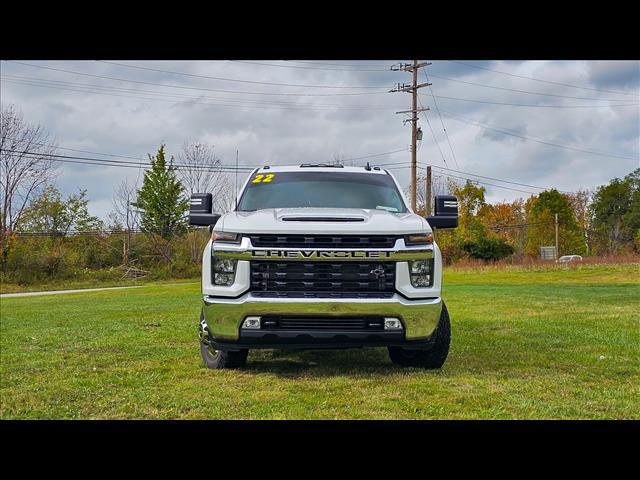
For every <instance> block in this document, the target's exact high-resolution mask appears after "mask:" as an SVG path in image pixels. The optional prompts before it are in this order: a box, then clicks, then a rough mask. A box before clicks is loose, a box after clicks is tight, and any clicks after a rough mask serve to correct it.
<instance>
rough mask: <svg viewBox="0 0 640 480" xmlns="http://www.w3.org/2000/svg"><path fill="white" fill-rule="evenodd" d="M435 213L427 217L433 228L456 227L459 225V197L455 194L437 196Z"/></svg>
mask: <svg viewBox="0 0 640 480" xmlns="http://www.w3.org/2000/svg"><path fill="white" fill-rule="evenodd" d="M434 204H435V208H434V212H433V213H434V215H432V216H429V217H426V219H427V222H429V225H431V228H433V229H434V230H435V229H438V228H456V227H457V226H458V199H457V198H456V197H454V196H453V195H436V196H435V202H434Z"/></svg>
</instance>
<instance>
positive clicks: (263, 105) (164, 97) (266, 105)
mask: <svg viewBox="0 0 640 480" xmlns="http://www.w3.org/2000/svg"><path fill="white" fill-rule="evenodd" d="M4 82H9V83H17V84H21V85H30V86H35V87H44V88H53V89H57V90H65V91H70V92H77V93H90V94H96V95H106V96H112V97H122V98H137V99H141V100H155V101H162V102H170V103H179V102H180V101H184V102H186V103H191V104H196V105H212V106H220V107H235V108H238V107H247V108H248V107H250V108H259V109H279V110H331V111H335V110H349V111H359V110H387V109H390V108H392V107H385V106H373V105H363V106H360V105H336V106H333V105H329V104H315V105H312V104H293V103H289V104H287V103H278V102H266V101H258V100H236V99H224V100H223V101H226V102H235V103H232V104H229V103H218V102H202V101H198V100H200V99H208V98H210V97H190V96H181V95H178V94H166V93H159V92H148V93H147V92H142V93H143V94H148V95H155V97H151V98H150V97H141V96H139V95H133V94H129V95H122V94H118V93H111V92H114V91H121V92H124V93H128V92H127V89H118V88H117V87H98V86H96V87H92V89H88V88H84V87H80V89H78V88H72V87H65V86H58V85H57V84H55V83H54V84H53V85H52V84H51V83H52V82H55V81H49V80H45V81H40V80H38V81H24V80H12V79H7V80H4ZM44 82H49V83H44ZM58 83H61V82H58ZM64 83H71V82H64ZM93 88H96V89H99V90H102V91H96V90H94V89H93ZM158 97H161V98H158ZM172 97H174V98H173V99H171V98H172ZM243 102H255V103H258V105H254V104H252V103H249V104H248V105H247V104H243ZM296 105H297V106H296ZM325 107H326V108H325Z"/></svg>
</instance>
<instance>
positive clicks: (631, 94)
mask: <svg viewBox="0 0 640 480" xmlns="http://www.w3.org/2000/svg"><path fill="white" fill-rule="evenodd" d="M449 62H453V63H458V64H460V65H466V66H467V67H471V68H478V69H480V70H486V71H488V72H495V73H501V74H502V75H508V76H510V77H517V78H524V79H526V80H533V81H536V82H543V83H550V84H553V85H562V86H564V87H572V88H579V89H581V90H591V91H594V92H605V93H615V94H617V95H629V96H632V97H638V96H640V95H637V94H635V93H628V92H618V91H615V90H604V89H600V88H590V87H581V86H579V85H572V84H570V83H562V82H554V81H552V80H543V79H541V78H534V77H527V76H525V75H516V74H515V73H508V72H501V71H500V70H494V69H492V68H486V67H481V66H479V65H472V64H470V63H465V62H459V61H456V60H449Z"/></svg>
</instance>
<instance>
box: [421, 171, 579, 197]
mask: <svg viewBox="0 0 640 480" xmlns="http://www.w3.org/2000/svg"><path fill="white" fill-rule="evenodd" d="M433 168H438V169H441V170H448V171H450V172H456V173H462V174H465V175H472V176H474V177H479V178H486V179H488V180H495V181H498V182H504V183H510V184H513V185H520V186H521V187H529V188H537V189H540V190H549V188H548V187H537V186H535V185H529V184H526V183H519V182H514V181H511V180H503V179H501V178H495V177H487V176H485V175H478V174H476V173H471V172H462V171H460V170H453V169H452V168H445V167H439V166H437V165H433ZM558 191H559V192H561V193H568V194H573V193H574V192H566V191H563V190H558Z"/></svg>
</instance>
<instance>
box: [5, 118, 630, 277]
mask: <svg viewBox="0 0 640 480" xmlns="http://www.w3.org/2000/svg"><path fill="white" fill-rule="evenodd" d="M56 151H57V147H56V145H55V142H54V141H53V140H52V139H51V138H50V136H49V134H48V133H47V132H46V130H45V129H44V128H43V127H42V126H40V125H31V124H29V123H28V122H26V121H25V120H24V118H23V116H22V114H21V113H20V112H19V111H17V110H16V109H15V108H14V107H13V106H7V107H5V106H3V107H2V118H1V122H0V194H1V198H0V249H1V258H0V279H1V280H2V281H3V282H8V283H18V284H30V283H38V282H46V281H48V280H56V279H82V278H95V279H117V278H120V277H122V276H127V275H128V274H130V273H131V272H134V273H135V275H149V276H150V277H152V278H169V277H172V278H181V277H195V276H198V275H199V273H200V271H199V269H200V262H201V254H202V253H201V252H202V249H203V245H204V243H206V241H207V239H208V235H209V233H208V231H207V230H206V229H193V228H190V227H189V225H188V220H187V211H188V205H189V204H188V198H189V196H190V195H191V194H192V193H194V192H211V193H213V198H214V210H215V211H218V212H227V211H230V210H232V209H233V207H234V202H235V199H234V189H233V181H232V179H231V178H229V176H228V174H227V173H225V172H224V171H223V169H221V168H219V167H220V166H221V162H220V160H219V159H218V158H217V157H216V155H215V153H214V147H213V146H211V145H208V144H206V143H201V142H195V141H192V142H185V143H184V144H183V146H182V148H181V150H180V151H179V152H178V155H177V159H174V157H173V156H169V158H167V154H166V152H165V146H164V145H160V147H159V148H158V151H157V152H156V153H155V154H154V155H149V167H148V168H147V169H146V170H145V171H144V175H143V177H142V179H141V180H140V179H138V180H136V181H130V180H128V179H125V180H123V181H122V182H121V183H119V184H118V185H117V186H116V188H115V189H114V194H113V202H112V203H113V209H112V212H111V213H110V214H109V215H108V218H107V219H100V218H98V217H96V216H93V215H90V213H89V210H88V202H89V199H88V193H87V191H86V190H79V191H78V192H76V193H72V194H68V195H66V196H65V195H63V194H62V193H61V192H60V191H59V190H58V188H57V187H56V185H55V179H56V177H57V175H58V172H59V168H58V165H59V164H58V163H57V162H56V161H55V157H52V155H54V154H55V152H56ZM178 167H179V168H178ZM421 183H423V182H421ZM434 191H435V192H439V193H451V194H454V195H456V196H457V197H458V199H459V209H460V222H459V227H458V228H457V229H455V230H453V231H442V232H438V234H437V240H438V244H439V245H440V248H441V249H442V251H443V254H444V256H445V259H446V260H447V261H448V262H452V261H456V260H459V259H463V258H476V259H482V260H486V261H495V260H500V259H503V258H508V257H510V258H513V259H516V260H517V259H519V258H524V257H527V256H528V257H532V256H533V257H535V256H537V255H538V253H539V248H540V247H541V246H551V245H554V244H555V225H554V221H555V215H556V214H557V215H558V221H559V254H561V255H562V254H580V255H604V254H612V253H621V252H628V253H631V252H634V253H639V252H640V169H636V170H635V171H633V172H631V173H629V174H628V175H627V176H625V177H624V178H622V179H618V178H615V179H613V180H611V181H610V182H609V183H608V184H607V185H602V186H600V187H598V188H596V189H595V190H593V191H586V190H585V191H579V192H576V193H574V194H568V193H563V192H559V191H558V190H555V189H551V190H548V191H544V192H542V193H540V194H538V195H531V196H530V197H529V198H527V199H518V200H515V201H513V202H503V203H494V204H491V203H488V202H487V201H486V199H485V193H486V191H485V188H484V187H482V186H479V185H477V184H475V183H473V182H471V181H467V182H466V183H460V182H458V181H456V180H449V181H444V180H443V179H439V181H437V182H436V184H435V185H434ZM419 202H420V203H421V204H422V206H421V207H420V208H419V209H418V213H422V214H424V211H425V208H424V203H425V199H424V193H423V192H419Z"/></svg>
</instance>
